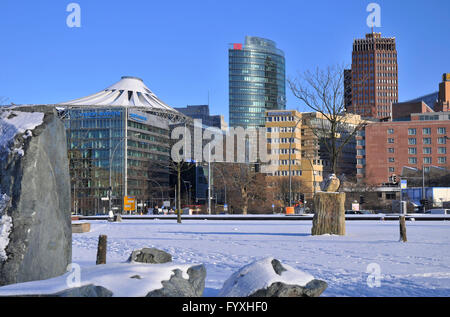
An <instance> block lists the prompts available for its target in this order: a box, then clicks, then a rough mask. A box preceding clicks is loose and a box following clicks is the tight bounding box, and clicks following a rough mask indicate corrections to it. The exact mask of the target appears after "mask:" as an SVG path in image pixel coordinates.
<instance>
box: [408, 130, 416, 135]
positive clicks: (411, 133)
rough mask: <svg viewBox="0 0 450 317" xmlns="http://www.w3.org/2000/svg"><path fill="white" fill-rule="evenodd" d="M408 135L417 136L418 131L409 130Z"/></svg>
mask: <svg viewBox="0 0 450 317" xmlns="http://www.w3.org/2000/svg"><path fill="white" fill-rule="evenodd" d="M408 135H416V129H408Z"/></svg>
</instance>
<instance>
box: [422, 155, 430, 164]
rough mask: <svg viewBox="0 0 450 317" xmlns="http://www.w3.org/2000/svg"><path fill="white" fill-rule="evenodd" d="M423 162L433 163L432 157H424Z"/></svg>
mask: <svg viewBox="0 0 450 317" xmlns="http://www.w3.org/2000/svg"><path fill="white" fill-rule="evenodd" d="M423 164H431V157H424V158H423Z"/></svg>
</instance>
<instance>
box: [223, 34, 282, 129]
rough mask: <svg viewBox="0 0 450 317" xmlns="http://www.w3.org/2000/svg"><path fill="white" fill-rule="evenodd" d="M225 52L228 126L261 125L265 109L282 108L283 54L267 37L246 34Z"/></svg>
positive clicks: (262, 124)
mask: <svg viewBox="0 0 450 317" xmlns="http://www.w3.org/2000/svg"><path fill="white" fill-rule="evenodd" d="M228 54H229V120H230V122H229V124H230V127H237V126H242V127H263V126H264V124H265V112H266V111H269V110H284V109H285V108H286V85H285V83H286V75H285V59H284V53H283V51H281V50H280V49H278V48H277V47H276V44H275V42H273V41H271V40H268V39H263V38H259V37H253V36H246V38H245V44H244V45H242V44H240V43H234V44H231V47H230V48H229V50H228Z"/></svg>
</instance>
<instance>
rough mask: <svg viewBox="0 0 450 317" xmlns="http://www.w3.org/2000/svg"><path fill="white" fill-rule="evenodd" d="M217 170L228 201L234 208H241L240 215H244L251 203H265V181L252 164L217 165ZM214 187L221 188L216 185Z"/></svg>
mask: <svg viewBox="0 0 450 317" xmlns="http://www.w3.org/2000/svg"><path fill="white" fill-rule="evenodd" d="M216 168H217V169H220V171H221V172H222V173H223V175H224V178H225V182H226V186H227V190H228V193H229V194H228V200H229V201H230V204H231V205H232V206H233V207H235V206H236V205H239V206H241V208H239V209H241V210H242V213H243V214H244V215H246V214H247V213H248V210H249V205H250V203H251V202H255V201H257V202H259V203H262V202H266V200H267V199H266V198H267V193H266V179H265V176H264V175H263V174H261V173H258V172H257V171H256V169H255V166H254V165H253V164H245V163H242V164H227V163H223V164H220V163H219V164H217V166H216ZM216 187H219V188H220V187H221V185H220V184H217V185H216Z"/></svg>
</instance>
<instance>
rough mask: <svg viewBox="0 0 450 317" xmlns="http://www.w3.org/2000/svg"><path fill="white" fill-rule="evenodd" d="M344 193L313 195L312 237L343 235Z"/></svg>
mask: <svg viewBox="0 0 450 317" xmlns="http://www.w3.org/2000/svg"><path fill="white" fill-rule="evenodd" d="M344 203H345V193H329V192H319V193H316V194H315V195H314V217H313V227H312V229H311V234H312V235H321V234H337V235H345V205H344Z"/></svg>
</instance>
